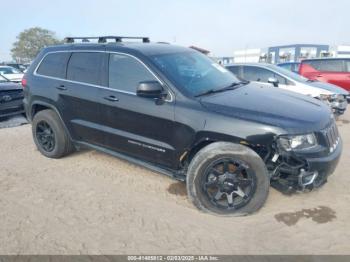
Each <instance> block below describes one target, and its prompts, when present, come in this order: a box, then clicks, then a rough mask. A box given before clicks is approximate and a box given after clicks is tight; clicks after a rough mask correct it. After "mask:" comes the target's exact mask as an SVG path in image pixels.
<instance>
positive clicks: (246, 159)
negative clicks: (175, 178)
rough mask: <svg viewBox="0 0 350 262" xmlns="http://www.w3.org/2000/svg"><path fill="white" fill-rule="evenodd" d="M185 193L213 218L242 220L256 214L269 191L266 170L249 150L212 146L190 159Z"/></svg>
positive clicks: (256, 155)
mask: <svg viewBox="0 0 350 262" xmlns="http://www.w3.org/2000/svg"><path fill="white" fill-rule="evenodd" d="M186 182H187V184H186V186H187V192H188V196H189V198H190V200H191V201H192V203H193V204H194V205H195V206H196V207H198V208H199V209H201V210H203V211H205V212H209V213H214V214H216V215H226V216H243V215H247V214H251V213H253V212H255V211H257V210H259V209H260V208H261V207H262V206H263V204H264V203H265V201H266V199H267V196H268V193H269V187H270V180H269V176H268V172H267V169H266V166H265V164H264V162H263V161H262V159H261V158H260V157H259V155H258V154H256V153H255V152H254V151H253V150H251V149H250V148H248V147H246V146H243V145H239V144H233V143H228V142H215V143H212V144H210V145H208V146H206V147H204V148H203V149H201V150H200V151H199V152H198V153H197V154H196V155H195V156H194V158H193V159H192V161H191V163H190V165H189V168H188V172H187V177H186Z"/></svg>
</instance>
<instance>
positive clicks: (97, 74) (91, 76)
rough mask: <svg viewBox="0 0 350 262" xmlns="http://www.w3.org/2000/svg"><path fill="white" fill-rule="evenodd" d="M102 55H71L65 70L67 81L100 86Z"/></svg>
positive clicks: (82, 53) (101, 80)
mask: <svg viewBox="0 0 350 262" xmlns="http://www.w3.org/2000/svg"><path fill="white" fill-rule="evenodd" d="M103 62H104V54H103V53H93V52H85V53H84V52H81V53H72V56H71V58H70V59H69V63H68V68H67V79H69V80H72V81H77V82H83V83H87V84H93V85H102V82H103V73H102V71H103V68H104V66H103V65H104V63H103Z"/></svg>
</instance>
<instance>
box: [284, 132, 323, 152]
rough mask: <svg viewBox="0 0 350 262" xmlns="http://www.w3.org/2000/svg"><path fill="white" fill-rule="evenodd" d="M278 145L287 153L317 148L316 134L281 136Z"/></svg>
mask: <svg viewBox="0 0 350 262" xmlns="http://www.w3.org/2000/svg"><path fill="white" fill-rule="evenodd" d="M278 143H279V145H280V146H281V147H282V148H283V149H284V150H286V151H291V150H302V149H308V148H311V147H314V146H316V145H317V139H316V137H315V135H314V134H306V135H298V136H281V137H279V138H278Z"/></svg>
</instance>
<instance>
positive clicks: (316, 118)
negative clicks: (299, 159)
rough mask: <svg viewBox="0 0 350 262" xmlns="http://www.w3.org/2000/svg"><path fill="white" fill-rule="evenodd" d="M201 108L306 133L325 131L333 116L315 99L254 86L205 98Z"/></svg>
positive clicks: (326, 107) (251, 84)
mask: <svg viewBox="0 0 350 262" xmlns="http://www.w3.org/2000/svg"><path fill="white" fill-rule="evenodd" d="M200 102H201V104H202V105H203V106H204V107H205V108H207V109H208V110H210V111H212V112H216V113H219V114H222V115H226V116H230V117H234V118H239V119H243V120H247V121H254V122H260V123H263V124H267V125H270V126H277V127H280V128H283V129H285V130H286V131H287V132H288V133H290V134H291V133H305V132H313V131H318V130H320V129H323V128H324V127H325V126H326V125H327V124H328V123H329V121H330V119H331V117H332V113H331V111H330V109H329V107H328V106H327V105H325V104H324V103H323V102H321V101H318V100H316V99H314V98H312V97H307V96H304V95H300V94H297V93H295V92H291V91H286V90H282V89H279V88H269V87H263V86H260V85H257V84H254V83H250V84H248V85H246V86H242V87H240V88H237V89H235V90H231V91H226V92H222V93H217V94H213V95H208V96H205V97H202V98H201V100H200Z"/></svg>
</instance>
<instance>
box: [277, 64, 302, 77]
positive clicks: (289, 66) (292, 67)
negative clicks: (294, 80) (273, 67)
mask: <svg viewBox="0 0 350 262" xmlns="http://www.w3.org/2000/svg"><path fill="white" fill-rule="evenodd" d="M278 66H280V67H282V68H284V69H287V70H289V71H292V72H294V73H296V74H299V67H300V63H299V62H286V63H280V64H278Z"/></svg>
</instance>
